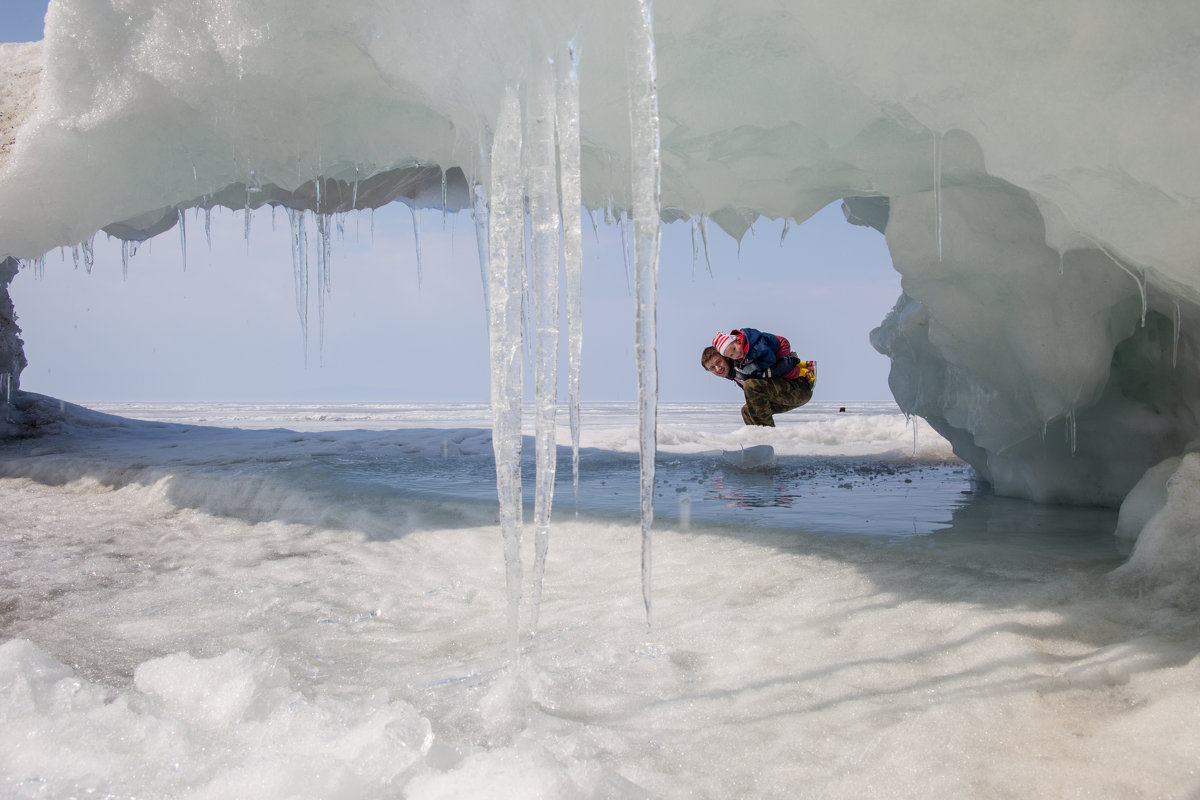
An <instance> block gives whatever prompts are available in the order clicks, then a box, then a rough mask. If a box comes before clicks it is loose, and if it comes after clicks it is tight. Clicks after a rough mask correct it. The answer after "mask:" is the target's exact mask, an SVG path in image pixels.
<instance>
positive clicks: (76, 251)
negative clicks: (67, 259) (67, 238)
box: [71, 245, 79, 269]
mask: <svg viewBox="0 0 1200 800" xmlns="http://www.w3.org/2000/svg"><path fill="white" fill-rule="evenodd" d="M71 258H72V259H74V261H75V269H79V245H75V246H74V247H72V248H71Z"/></svg>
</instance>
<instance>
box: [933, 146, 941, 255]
mask: <svg viewBox="0 0 1200 800" xmlns="http://www.w3.org/2000/svg"><path fill="white" fill-rule="evenodd" d="M933 212H934V214H935V215H936V216H937V254H938V261H941V260H942V134H940V133H937V132H935V133H934V134H933Z"/></svg>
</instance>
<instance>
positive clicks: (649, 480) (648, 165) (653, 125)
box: [626, 0, 661, 629]
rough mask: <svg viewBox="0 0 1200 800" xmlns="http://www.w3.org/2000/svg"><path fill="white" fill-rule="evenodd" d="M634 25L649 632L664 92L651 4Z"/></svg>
mask: <svg viewBox="0 0 1200 800" xmlns="http://www.w3.org/2000/svg"><path fill="white" fill-rule="evenodd" d="M631 2H632V3H633V8H632V10H633V13H634V21H633V25H632V26H631V28H630V39H629V43H628V46H627V47H628V49H627V53H626V57H627V59H628V65H629V117H630V128H631V131H632V145H633V149H632V158H631V160H630V167H631V188H632V198H633V203H632V205H633V231H634V242H635V244H634V247H635V251H634V264H635V270H636V275H637V277H636V282H635V283H636V291H635V298H634V300H635V303H636V305H635V310H634V319H635V339H634V350H635V352H636V354H637V365H638V438H639V443H640V462H641V476H642V480H641V490H642V600H643V602H644V603H645V605H646V627H647V629H649V628H651V627H652V625H653V619H654V618H653V614H652V612H651V603H650V587H651V581H650V578H651V544H652V542H651V536H650V531H651V527H652V526H653V524H654V458H655V455H656V450H657V436H658V350H657V341H656V337H657V320H656V314H657V310H658V253H659V238H660V235H661V216H660V215H661V209H660V205H661V200H660V189H661V162H660V160H659V128H658V89H657V87H656V83H655V66H654V27H653V24H652V15H651V10H650V0H631Z"/></svg>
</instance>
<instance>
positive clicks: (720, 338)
mask: <svg viewBox="0 0 1200 800" xmlns="http://www.w3.org/2000/svg"><path fill="white" fill-rule="evenodd" d="M736 341H737V337H736V336H733V335H731V334H728V333H718V334H717V335H716V336H714V337H713V347H715V348H717V352H718V353H720V354H721V355H725V348H726V347H729V345H730V344H732V343H733V342H736Z"/></svg>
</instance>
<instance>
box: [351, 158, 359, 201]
mask: <svg viewBox="0 0 1200 800" xmlns="http://www.w3.org/2000/svg"><path fill="white" fill-rule="evenodd" d="M350 208H352V209H355V210H357V209H358V164H355V165H354V183H353V184H352V185H351V186H350Z"/></svg>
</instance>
